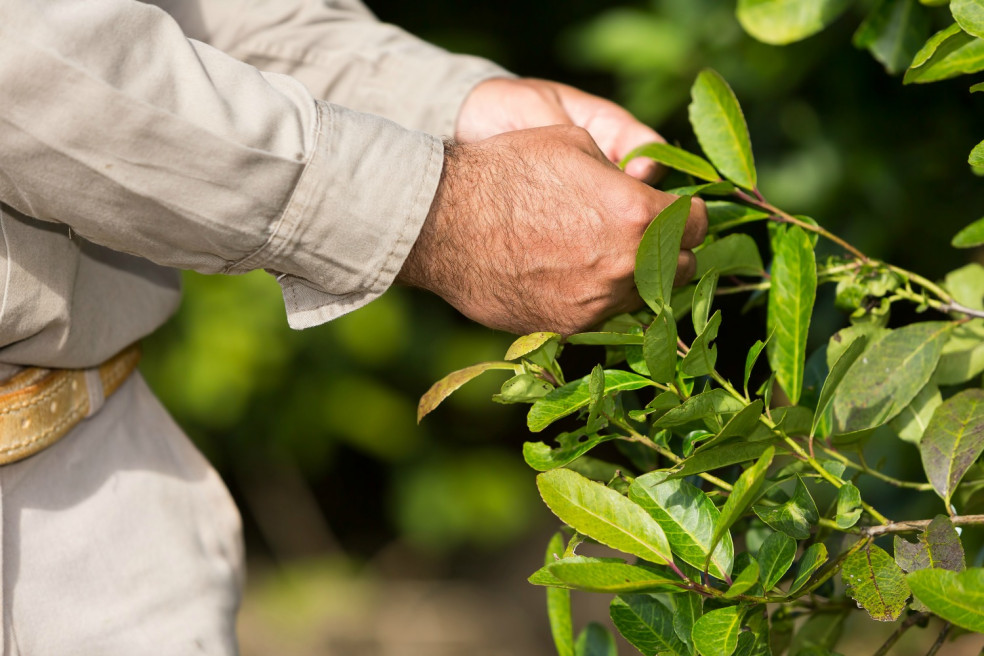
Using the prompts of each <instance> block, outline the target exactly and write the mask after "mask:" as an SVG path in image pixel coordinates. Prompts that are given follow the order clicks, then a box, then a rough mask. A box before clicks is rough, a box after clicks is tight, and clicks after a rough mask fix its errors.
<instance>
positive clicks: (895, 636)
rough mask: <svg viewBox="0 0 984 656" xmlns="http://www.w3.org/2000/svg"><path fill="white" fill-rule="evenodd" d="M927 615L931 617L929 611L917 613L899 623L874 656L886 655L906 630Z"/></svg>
mask: <svg viewBox="0 0 984 656" xmlns="http://www.w3.org/2000/svg"><path fill="white" fill-rule="evenodd" d="M927 617H929V613H915V614H914V615H910V616H909V617H907V618H906V619H905V621H903V622H902V623H901V624H899V626H898V628H897V629H895V631H894V632H893V633H892V635H890V636H888V640H886V641H885V643H884V644H883V645H882V646H881V647H879V648H878V651H876V652H875V653H874V656H885V654H887V653H888V651H889V650H890V649H891V648H892V647H894V646H895V643H896V642H898V641H899V638H901V637H902V636H903V635H904V634H905V632H906V631H908V630H909V629H911V628H912V627H913V625H915V624H918V623H919V622H921V621H922V620H923V619H925V618H927Z"/></svg>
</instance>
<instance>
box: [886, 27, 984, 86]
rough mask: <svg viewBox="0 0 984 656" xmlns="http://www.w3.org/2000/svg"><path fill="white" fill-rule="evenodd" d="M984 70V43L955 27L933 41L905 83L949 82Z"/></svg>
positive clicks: (906, 74)
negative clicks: (953, 78) (951, 79)
mask: <svg viewBox="0 0 984 656" xmlns="http://www.w3.org/2000/svg"><path fill="white" fill-rule="evenodd" d="M982 69H984V40H982V39H979V38H977V37H974V36H971V35H970V34H967V33H966V32H964V31H963V30H962V29H960V26H959V25H957V24H953V25H951V26H950V27H948V28H946V29H944V30H941V31H940V32H937V33H936V34H934V35H933V36H931V37H930V38H929V40H928V41H927V42H926V45H924V46H923V48H922V49H921V50H920V51H919V52H918V53H916V56H915V57H914V58H913V60H912V65H911V66H910V67H909V70H907V71H906V72H905V77H904V78H903V79H902V82H903V84H913V83H916V84H923V83H926V82H936V81H938V80H946V79H948V78H951V77H956V76H957V75H963V74H966V73H976V72H978V71H980V70H982Z"/></svg>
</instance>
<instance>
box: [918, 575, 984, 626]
mask: <svg viewBox="0 0 984 656" xmlns="http://www.w3.org/2000/svg"><path fill="white" fill-rule="evenodd" d="M906 580H907V581H908V582H909V586H910V587H911V588H912V593H913V594H914V595H915V597H916V599H918V600H919V601H921V602H922V603H923V604H925V605H926V607H927V608H929V610H931V611H933V612H934V613H936V614H937V615H939V616H940V617H942V618H943V619H944V620H946V621H947V622H951V623H953V624H956V625H957V626H960V627H963V628H965V629H967V630H969V631H975V632H977V633H984V569H982V568H973V569H968V570H965V571H963V572H951V571H950V570H946V569H921V570H919V571H917V572H912V573H911V574H909V575H908V576H906Z"/></svg>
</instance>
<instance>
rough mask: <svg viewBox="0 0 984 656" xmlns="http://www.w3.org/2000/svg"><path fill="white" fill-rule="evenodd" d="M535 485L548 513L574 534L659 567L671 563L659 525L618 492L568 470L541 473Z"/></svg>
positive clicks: (668, 549)
mask: <svg viewBox="0 0 984 656" xmlns="http://www.w3.org/2000/svg"><path fill="white" fill-rule="evenodd" d="M536 482H537V487H538V488H539V489H540V496H542V497H543V501H544V502H545V503H546V504H547V506H548V507H549V508H550V510H552V511H553V513H554V514H555V515H557V517H559V518H560V519H561V520H562V521H563V522H565V523H566V524H568V525H569V526H570V527H572V528H573V529H574V530H576V531H577V532H579V533H583V534H584V535H587V536H588V537H591V538H594V539H595V540H597V541H598V542H601V543H602V544H605V545H608V546H609V547H611V548H613V549H618V550H620V551H624V552H625V553H629V554H633V555H635V556H638V557H639V558H642V559H644V560H648V561H650V562H653V563H657V564H660V565H662V564H665V563H666V562H667V561H669V560H671V559H672V555H671V552H670V545H669V543H668V542H667V541H666V535H665V534H664V533H663V529H662V528H660V525H659V524H658V523H657V522H656V521H655V520H654V519H653V518H652V517H650V516H649V514H648V513H647V512H646V511H645V510H643V509H642V508H640V507H639V506H637V505H636V504H634V503H632V502H631V501H629V500H628V499H626V498H625V497H623V496H622V495H621V494H619V493H618V492H616V491H614V490H612V489H609V488H607V487H605V486H604V485H602V484H600V483H595V482H594V481H591V480H588V479H587V478H585V477H583V476H581V475H580V474H578V473H575V472H573V471H571V470H569V469H553V470H550V471H548V472H544V473H542V474H540V475H539V476H537V477H536Z"/></svg>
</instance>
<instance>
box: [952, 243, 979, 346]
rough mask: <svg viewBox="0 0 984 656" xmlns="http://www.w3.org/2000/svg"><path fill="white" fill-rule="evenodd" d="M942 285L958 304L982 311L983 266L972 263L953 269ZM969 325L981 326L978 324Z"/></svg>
mask: <svg viewBox="0 0 984 656" xmlns="http://www.w3.org/2000/svg"><path fill="white" fill-rule="evenodd" d="M943 284H944V285H945V286H946V289H947V291H949V292H950V293H951V294H952V295H953V298H954V299H956V300H957V302H958V303H961V304H962V305H966V306H967V307H969V308H971V309H974V310H984V266H981V265H980V264H977V263H976V262H973V263H971V264H967V265H965V266H962V267H960V268H959V269H955V270H953V271H951V272H950V273H948V274H946V277H945V278H944V279H943ZM971 325H976V326H977V327H980V326H981V324H980V322H975V323H974V324H971ZM982 339H984V337H982Z"/></svg>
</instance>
